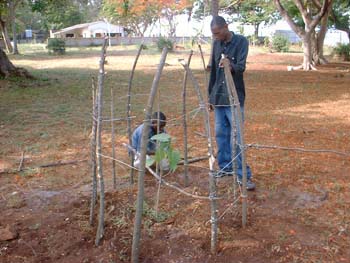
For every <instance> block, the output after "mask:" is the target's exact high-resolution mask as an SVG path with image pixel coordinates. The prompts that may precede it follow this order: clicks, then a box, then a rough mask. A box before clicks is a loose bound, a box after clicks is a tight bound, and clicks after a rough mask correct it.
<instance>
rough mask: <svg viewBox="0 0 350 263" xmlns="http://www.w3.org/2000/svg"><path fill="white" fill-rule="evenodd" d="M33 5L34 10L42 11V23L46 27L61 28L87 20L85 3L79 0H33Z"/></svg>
mask: <svg viewBox="0 0 350 263" xmlns="http://www.w3.org/2000/svg"><path fill="white" fill-rule="evenodd" d="M31 6H32V10H33V11H34V12H37V13H40V15H41V24H42V26H43V27H44V28H46V29H61V28H64V27H69V26H73V25H76V24H80V23H83V22H85V21H86V17H85V14H86V12H85V11H84V5H83V4H80V3H79V2H75V1H68V0H56V1H53V0H33V1H32V2H31ZM85 8H87V5H85Z"/></svg>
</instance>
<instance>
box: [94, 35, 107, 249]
mask: <svg viewBox="0 0 350 263" xmlns="http://www.w3.org/2000/svg"><path fill="white" fill-rule="evenodd" d="M106 47H107V38H105V39H104V42H103V47H102V51H101V59H100V70H99V74H98V92H97V93H98V95H97V140H96V146H97V147H96V155H97V178H98V180H99V184H100V210H99V216H98V226H97V232H96V239H95V245H96V246H98V245H99V243H100V240H101V238H102V237H103V234H104V209H105V205H104V201H105V192H104V191H105V186H104V179H103V169H102V156H101V154H102V136H101V133H102V109H103V86H104V78H105V69H104V65H105V59H106Z"/></svg>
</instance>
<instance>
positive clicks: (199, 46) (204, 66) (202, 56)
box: [198, 43, 208, 85]
mask: <svg viewBox="0 0 350 263" xmlns="http://www.w3.org/2000/svg"><path fill="white" fill-rule="evenodd" d="M198 49H199V53H200V54H201V59H202V64H203V70H204V76H205V85H208V73H207V67H206V65H205V60H204V54H203V50H202V46H201V44H199V43H198Z"/></svg>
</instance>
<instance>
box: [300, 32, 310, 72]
mask: <svg viewBox="0 0 350 263" xmlns="http://www.w3.org/2000/svg"><path fill="white" fill-rule="evenodd" d="M303 50H304V59H303V64H302V65H303V67H302V68H303V70H310V69H311V63H312V42H311V33H310V32H308V33H305V35H304V36H303Z"/></svg>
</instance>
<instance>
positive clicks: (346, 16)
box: [330, 0, 350, 42]
mask: <svg viewBox="0 0 350 263" xmlns="http://www.w3.org/2000/svg"><path fill="white" fill-rule="evenodd" d="M330 23H331V25H333V26H334V27H335V28H336V29H338V30H341V31H344V32H345V33H346V34H347V35H348V38H349V42H350V1H349V0H334V2H333V6H332V10H331V12H330Z"/></svg>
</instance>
